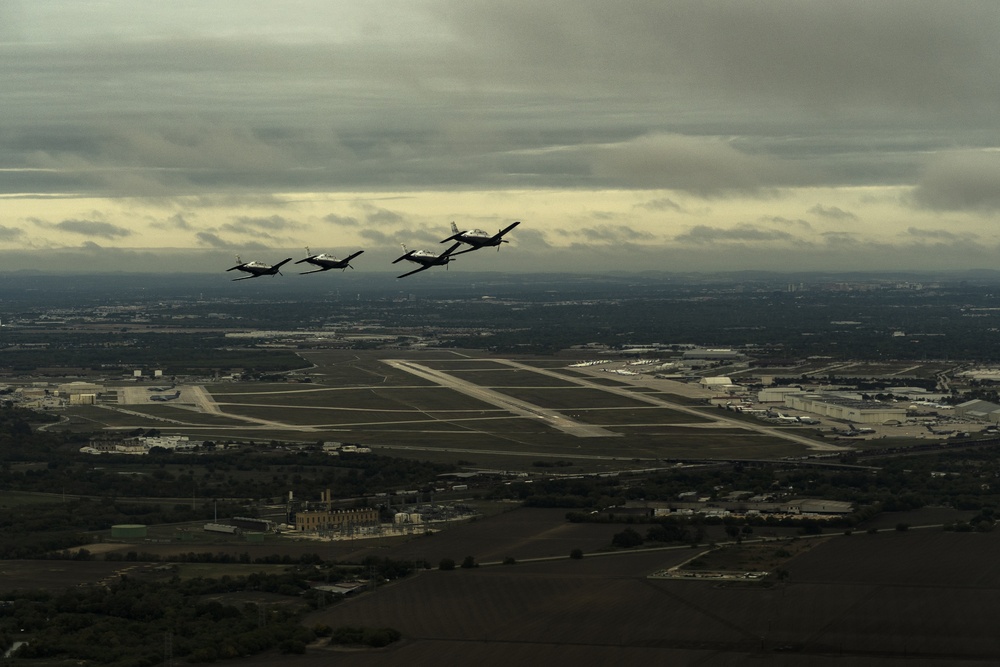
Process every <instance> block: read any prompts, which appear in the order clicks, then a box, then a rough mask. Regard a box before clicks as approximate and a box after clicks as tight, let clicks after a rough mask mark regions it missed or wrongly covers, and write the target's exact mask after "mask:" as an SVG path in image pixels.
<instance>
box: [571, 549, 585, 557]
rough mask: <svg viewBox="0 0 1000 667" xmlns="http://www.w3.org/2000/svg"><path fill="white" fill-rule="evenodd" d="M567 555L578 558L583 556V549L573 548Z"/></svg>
mask: <svg viewBox="0 0 1000 667" xmlns="http://www.w3.org/2000/svg"><path fill="white" fill-rule="evenodd" d="M569 557H570V558H572V559H573V560H580V559H581V558H583V549H573V550H572V551H570V552H569Z"/></svg>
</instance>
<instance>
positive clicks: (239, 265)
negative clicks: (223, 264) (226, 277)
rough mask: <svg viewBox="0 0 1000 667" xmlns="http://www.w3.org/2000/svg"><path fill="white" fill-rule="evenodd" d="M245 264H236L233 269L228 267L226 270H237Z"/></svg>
mask: <svg viewBox="0 0 1000 667" xmlns="http://www.w3.org/2000/svg"><path fill="white" fill-rule="evenodd" d="M244 266H246V265H245V264H237V265H236V266H234V267H233V268H231V269H226V271H235V270H236V269H240V268H243V267H244Z"/></svg>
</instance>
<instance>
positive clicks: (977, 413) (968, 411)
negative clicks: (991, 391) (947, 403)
mask: <svg viewBox="0 0 1000 667" xmlns="http://www.w3.org/2000/svg"><path fill="white" fill-rule="evenodd" d="M955 415H956V416H958V417H965V418H966V419H981V420H983V421H988V422H993V423H1000V405H997V404H996V403H990V402H989V401H966V402H965V403H959V404H958V405H956V406H955Z"/></svg>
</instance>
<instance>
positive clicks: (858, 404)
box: [785, 393, 906, 424]
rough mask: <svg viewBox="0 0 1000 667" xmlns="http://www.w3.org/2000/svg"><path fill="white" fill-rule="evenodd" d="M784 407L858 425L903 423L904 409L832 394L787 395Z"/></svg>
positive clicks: (904, 418)
mask: <svg viewBox="0 0 1000 667" xmlns="http://www.w3.org/2000/svg"><path fill="white" fill-rule="evenodd" d="M785 405H787V406H788V407H790V408H792V409H794V410H802V411H803V412H811V413H813V414H817V415H823V416H826V417H830V418H831V419H840V420H843V421H847V422H854V423H858V424H884V423H886V422H890V421H905V420H906V408H905V407H897V406H896V405H895V404H893V403H884V402H882V401H863V400H862V401H859V400H857V399H853V398H843V397H841V396H834V395H832V394H805V393H803V394H789V395H787V396H785Z"/></svg>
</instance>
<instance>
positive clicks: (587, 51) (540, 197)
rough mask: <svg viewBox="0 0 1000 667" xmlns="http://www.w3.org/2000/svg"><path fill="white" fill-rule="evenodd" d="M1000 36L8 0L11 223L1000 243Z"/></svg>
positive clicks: (615, 239) (942, 245) (470, 9)
mask: <svg viewBox="0 0 1000 667" xmlns="http://www.w3.org/2000/svg"><path fill="white" fill-rule="evenodd" d="M998 42H1000V5H998V4H997V3H994V2H986V1H970V2H963V3H959V4H945V3H940V2H936V1H934V2H931V1H929V0H928V1H922V0H916V1H907V2H902V1H900V0H887V1H884V2H878V3H872V2H864V1H861V0H848V1H847V2H837V3H803V2H798V1H797V0H762V1H761V2H754V3H746V2H742V1H736V0H733V1H731V2H711V3H706V2H702V1H700V0H697V1H696V0H686V1H685V0H682V1H679V2H669V3H665V2H661V1H659V0H636V1H635V2H629V3H627V4H626V5H621V4H617V3H608V2H605V1H603V0H600V1H599V0H572V1H571V0H553V1H552V2H546V3H537V2H528V1H527V0H514V1H511V2H503V3H495V2H486V0H405V1H404V0H387V1H386V2H379V3H368V2H361V3H328V2H320V1H319V0H301V1H299V2H294V3H277V4H276V3H268V2H264V1H263V0H239V1H237V0H219V1H218V2H212V3H197V2H188V1H182V2H176V3H160V4H155V3H134V2H128V1H126V0H109V1H108V2H104V3H100V4H99V5H81V4H80V3H76V2H71V1H70V0H34V1H32V2H30V3H29V2H26V1H25V0H22V1H21V2H11V3H5V4H4V5H3V6H2V8H0V56H2V57H0V89H2V90H4V114H3V115H2V117H0V174H2V176H3V178H0V198H2V199H3V201H4V203H5V215H6V218H5V219H4V220H3V221H0V222H2V226H0V249H9V250H17V249H24V250H30V249H38V250H44V249H47V248H74V247H81V244H84V243H87V242H99V243H100V244H102V246H105V247H107V248H147V249H155V248H168V247H180V248H184V247H186V248H203V249H219V250H220V251H222V250H226V251H229V250H236V251H238V250H240V249H267V248H293V247H301V246H303V245H307V244H312V245H313V246H316V247H319V246H320V245H323V246H329V247H330V248H331V250H332V249H333V246H336V247H337V248H342V247H344V246H352V247H354V246H361V245H365V246H368V247H369V248H371V247H373V246H383V245H384V246H395V244H397V243H400V242H405V243H410V244H430V245H436V244H437V242H438V241H439V240H440V239H441V238H444V236H447V235H448V233H447V224H448V222H450V221H451V220H461V221H463V223H464V224H466V225H468V226H479V227H482V228H484V229H495V228H499V227H501V226H504V225H506V224H509V222H511V221H513V220H522V222H523V223H524V224H523V225H522V226H521V227H520V228H518V229H517V230H516V232H515V233H514V234H513V235H512V240H514V239H515V237H516V239H518V242H517V243H518V244H517V248H518V252H519V253H520V257H525V258H528V257H530V258H532V259H535V258H536V256H535V255H534V254H533V253H535V252H538V253H541V252H544V253H547V254H546V257H547V258H548V259H547V260H545V264H544V266H545V268H547V269H553V270H562V269H572V268H576V267H578V265H579V264H580V262H577V261H576V258H584V257H586V258H587V261H586V262H582V264H583V265H584V266H590V267H597V266H599V265H601V263H602V262H603V260H594V259H593V258H592V257H590V256H589V254H588V252H589V250H588V249H589V248H593V249H595V252H596V253H597V254H598V255H599V256H600V257H602V258H607V257H615V261H609V262H608V264H617V265H621V264H622V262H623V261H625V262H628V264H629V266H631V267H632V268H636V269H641V268H644V266H645V265H643V264H642V263H643V262H647V263H648V265H649V266H657V267H658V266H661V265H662V262H661V261H660V258H662V257H664V256H668V255H669V254H670V253H673V252H676V253H677V255H676V257H673V259H672V260H671V261H674V262H676V265H677V266H681V267H683V266H688V265H691V266H705V263H706V262H709V263H711V264H713V265H717V266H722V267H725V266H729V265H732V264H733V263H735V262H748V261H753V262H756V268H779V267H783V266H787V265H788V262H789V258H794V257H795V256H796V255H794V253H799V255H798V256H799V257H803V258H812V259H810V260H808V261H806V262H805V263H806V264H810V263H812V264H817V263H836V262H843V263H844V267H845V268H847V267H848V265H851V266H852V267H853V266H854V265H856V264H857V262H858V261H859V259H860V258H867V259H870V260H871V261H873V262H875V263H876V264H877V263H878V262H879V261H882V262H885V261H886V258H887V255H886V254H884V253H867V252H861V253H859V252H857V248H859V247H861V248H878V249H880V250H883V251H884V250H885V249H887V248H891V249H894V250H893V251H892V252H893V253H895V254H894V255H893V257H894V259H893V260H892V261H893V262H896V261H902V260H903V259H905V260H906V261H910V262H913V263H914V266H915V267H919V266H922V265H924V264H927V263H933V264H940V263H941V262H943V261H945V260H947V261H948V262H953V263H954V267H955V268H962V267H969V266H990V267H991V266H992V260H991V259H990V257H991V253H992V252H995V250H996V246H997V245H1000V233H998V231H997V229H998V227H997V225H996V224H995V223H996V221H997V216H998V214H1000V194H998V193H1000V151H998V148H1000V147H998V146H997V139H996V138H997V137H998V136H1000V115H998V114H997V113H996V109H998V108H1000V80H998V79H997V77H996V75H995V73H996V72H997V71H1000V49H997V48H996V44H997V43H998ZM970 245H972V246H974V247H975V248H984V249H986V252H982V253H980V252H978V251H977V250H970ZM847 246H851V247H853V248H855V250H854V251H853V252H851V253H843V252H841V251H840V250H839V249H841V248H844V247H847ZM513 247H514V246H511V247H510V248H509V249H513ZM626 247H629V248H632V251H631V254H629V255H627V256H626V255H624V254H623V255H621V256H617V257H616V256H615V254H616V253H624V252H625V251H624V248H626ZM507 249H508V248H505V250H507ZM560 249H565V254H563V253H562V251H560ZM747 249H752V250H753V252H752V253H748V252H746V250H747ZM90 250H92V251H93V250H94V249H93V248H90ZM640 250H641V252H640ZM647 250H648V252H649V256H648V257H647V256H646V254H645V252H646V251H647ZM557 251H558V252H557ZM702 251H704V253H705V254H704V256H702V255H700V254H699V253H700V252H702ZM389 252H390V251H389V250H386V253H387V254H388V253H389ZM392 252H394V251H392ZM573 253H576V254H573ZM657 253H659V254H658V255H657ZM153 254H154V256H155V253H153ZM513 254H514V253H504V256H505V257H507V256H508V255H513ZM371 257H372V255H366V256H365V259H366V260H369V261H370V258H371ZM469 259H472V256H469ZM476 261H479V260H478V259H477V260H476ZM484 261H485V260H484ZM507 261H511V262H516V261H518V260H507ZM980 262H985V264H979V263H980ZM467 263H468V262H467ZM150 266H156V263H155V262H153V263H151V264H150ZM384 268H385V270H389V267H384ZM834 268H835V267H834ZM872 268H876V267H872Z"/></svg>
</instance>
